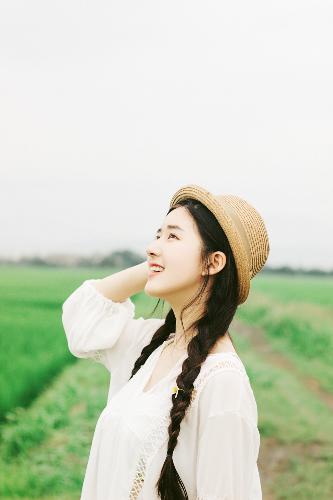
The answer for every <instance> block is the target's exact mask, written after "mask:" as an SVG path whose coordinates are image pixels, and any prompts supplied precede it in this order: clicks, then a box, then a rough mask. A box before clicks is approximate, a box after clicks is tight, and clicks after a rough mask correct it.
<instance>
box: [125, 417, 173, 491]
mask: <svg viewBox="0 0 333 500" xmlns="http://www.w3.org/2000/svg"><path fill="white" fill-rule="evenodd" d="M169 420H170V415H169V414H168V415H164V416H163V417H161V418H160V420H159V422H158V424H157V425H156V426H154V428H153V429H152V431H151V432H150V433H149V435H148V437H147V439H146V440H145V441H144V442H143V444H142V448H141V452H140V459H139V462H138V464H137V467H136V471H135V476H134V479H133V481H132V487H131V490H130V493H129V499H130V500H136V499H137V498H139V494H140V491H141V489H142V486H143V483H144V480H145V471H146V466H147V462H148V459H149V457H150V456H152V454H153V453H154V452H155V451H156V450H157V449H158V448H159V447H160V446H161V445H162V444H163V442H164V440H165V439H167V438H168V428H167V424H168V422H169Z"/></svg>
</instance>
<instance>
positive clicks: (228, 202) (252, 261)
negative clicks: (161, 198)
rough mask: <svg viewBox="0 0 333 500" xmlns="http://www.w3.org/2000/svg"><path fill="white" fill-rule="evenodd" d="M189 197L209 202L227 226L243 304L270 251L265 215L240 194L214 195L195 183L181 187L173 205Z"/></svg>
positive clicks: (204, 203) (209, 205) (224, 228)
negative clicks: (252, 280)
mask: <svg viewBox="0 0 333 500" xmlns="http://www.w3.org/2000/svg"><path fill="white" fill-rule="evenodd" d="M186 198H194V199H195V200H199V201H200V202H201V203H202V204H203V205H205V206H206V207H207V208H208V209H209V210H210V211H211V212H212V213H213V214H214V216H215V217H216V219H217V221H218V222H219V224H220V225H221V227H222V229H223V230H224V232H225V234H226V236H227V238H228V241H229V243H230V246H231V249H232V252H233V255H234V258H235V262H236V267H237V272H238V279H239V290H238V294H239V295H238V297H239V298H238V304H242V303H243V302H245V300H246V299H247V297H248V294H249V291H250V280H251V279H252V278H253V277H254V276H255V275H256V274H257V273H258V272H259V271H260V270H261V269H262V267H263V266H264V264H265V262H266V260H267V257H268V254H269V249H270V248H269V241H268V234H267V230H266V227H265V223H264V221H263V219H262V217H261V216H260V214H259V213H258V212H257V210H256V209H255V208H253V206H252V205H250V204H249V203H248V202H247V201H245V200H244V199H242V198H239V197H238V196H235V195H232V194H222V195H213V194H212V193H210V192H209V191H207V190H206V189H204V188H202V187H200V186H196V185H195V184H189V185H187V186H183V187H181V188H180V189H178V191H177V192H176V193H175V194H174V195H173V197H172V199H171V202H170V208H171V207H172V206H174V205H176V204H177V203H178V202H179V201H180V200H184V199H186Z"/></svg>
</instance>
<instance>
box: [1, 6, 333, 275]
mask: <svg viewBox="0 0 333 500" xmlns="http://www.w3.org/2000/svg"><path fill="white" fill-rule="evenodd" d="M332 25H333V4H332V2H331V1H318V0H313V1H309V0H302V1H301V0H280V1H275V2H272V1H270V0H254V1H251V2H249V1H248V0H242V1H241V0H238V1H237V0H235V1H233V2H222V1H221V0H214V1H211V0H205V1H203V0H202V1H201V2H199V1H197V0H186V1H184V0H168V1H164V2H161V1H159V0H141V1H140V0H127V1H126V0H118V1H110V0H109V1H99V2H93V1H92V0H90V1H85V2H84V1H73V0H66V1H64V0H58V1H57V2H45V1H42V0H39V1H36V0H30V1H29V2H27V1H17V0H2V2H1V4H0V169H1V188H0V189H1V192H0V230H1V240H0V255H1V256H11V257H17V256H20V255H35V254H37V255H41V256H43V255H47V254H48V253H58V252H69V253H75V254H76V253H81V254H83V255H89V254H90V253H93V252H108V251H111V250H115V249H122V248H127V247H129V248H132V249H133V250H136V251H139V252H141V253H142V255H143V256H145V250H146V247H147V244H148V243H149V242H150V241H151V239H152V238H153V237H154V234H155V231H156V229H157V228H158V227H159V226H160V225H161V224H162V223H163V220H164V217H165V215H166V212H167V210H168V207H169V201H170V199H171V196H172V195H173V193H174V192H175V191H176V190H177V189H178V188H179V187H181V186H183V185H185V184H199V185H202V186H203V187H205V188H206V189H208V190H210V191H211V192H213V193H215V194H222V193H232V194H236V195H238V196H241V197H243V198H244V199H246V200H247V201H249V202H250V203H251V204H252V205H253V206H255V207H256V208H257V209H258V211H259V212H260V213H261V214H262V216H263V218H264V220H265V222H266V226H267V229H268V232H269V237H270V246H271V251H270V255H269V258H268V261H267V263H268V264H269V265H272V266H276V265H283V264H286V265H295V266H304V267H312V266H316V267H320V268H322V269H331V268H333V236H332V229H333V224H332V216H333V196H332V194H333V190H332V185H333V182H332V179H333V173H332V168H333V164H332V160H333V93H332V88H333V59H332V46H333V30H332Z"/></svg>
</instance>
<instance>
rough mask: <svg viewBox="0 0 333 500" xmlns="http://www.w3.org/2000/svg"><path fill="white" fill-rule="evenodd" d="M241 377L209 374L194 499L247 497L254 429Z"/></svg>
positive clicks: (230, 373) (203, 398)
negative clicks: (246, 408) (210, 375)
mask: <svg viewBox="0 0 333 500" xmlns="http://www.w3.org/2000/svg"><path fill="white" fill-rule="evenodd" d="M243 394H244V380H243V379H242V376H241V375H240V374H239V373H237V372H236V371H232V370H226V371H223V370H222V371H221V372H220V373H218V374H216V375H214V376H213V377H211V379H210V380H209V381H208V382H207V384H206V385H205V387H204V389H203V390H202V393H201V395H200V400H199V405H200V406H199V415H200V419H199V429H198V433H199V439H198V456H197V476H196V481H197V499H196V500H250V499H251V498H252V496H251V488H252V483H253V478H254V474H255V472H256V466H257V464H256V460H257V451H258V448H257V443H256V439H257V434H256V433H257V428H256V426H255V425H254V424H253V422H252V421H251V419H250V418H248V416H247V415H246V410H245V411H244V408H245V406H244V404H243V402H244V400H243Z"/></svg>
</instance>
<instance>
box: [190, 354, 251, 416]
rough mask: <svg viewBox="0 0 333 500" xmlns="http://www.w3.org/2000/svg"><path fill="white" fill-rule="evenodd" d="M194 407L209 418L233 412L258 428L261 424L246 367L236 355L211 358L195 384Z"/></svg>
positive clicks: (193, 392)
mask: <svg viewBox="0 0 333 500" xmlns="http://www.w3.org/2000/svg"><path fill="white" fill-rule="evenodd" d="M191 404H192V405H193V406H195V407H196V408H197V409H198V411H199V412H201V413H203V414H204V415H205V416H206V417H208V416H209V415H214V414H218V413H224V412H226V411H231V412H236V413H241V414H242V415H243V416H245V417H246V418H248V420H249V421H251V423H253V424H255V425H256V424H257V421H258V412H257V405H256V401H255V397H254V393H253V390H252V387H251V383H250V380H249V377H248V374H247V371H246V367H245V365H244V364H243V362H242V360H241V358H240V357H239V356H238V355H237V354H236V353H234V352H219V353H215V354H211V355H209V356H208V357H207V359H206V360H205V362H204V363H203V365H202V367H201V371H200V373H199V375H198V377H197V379H196V380H195V382H194V389H193V391H192V403H191Z"/></svg>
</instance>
